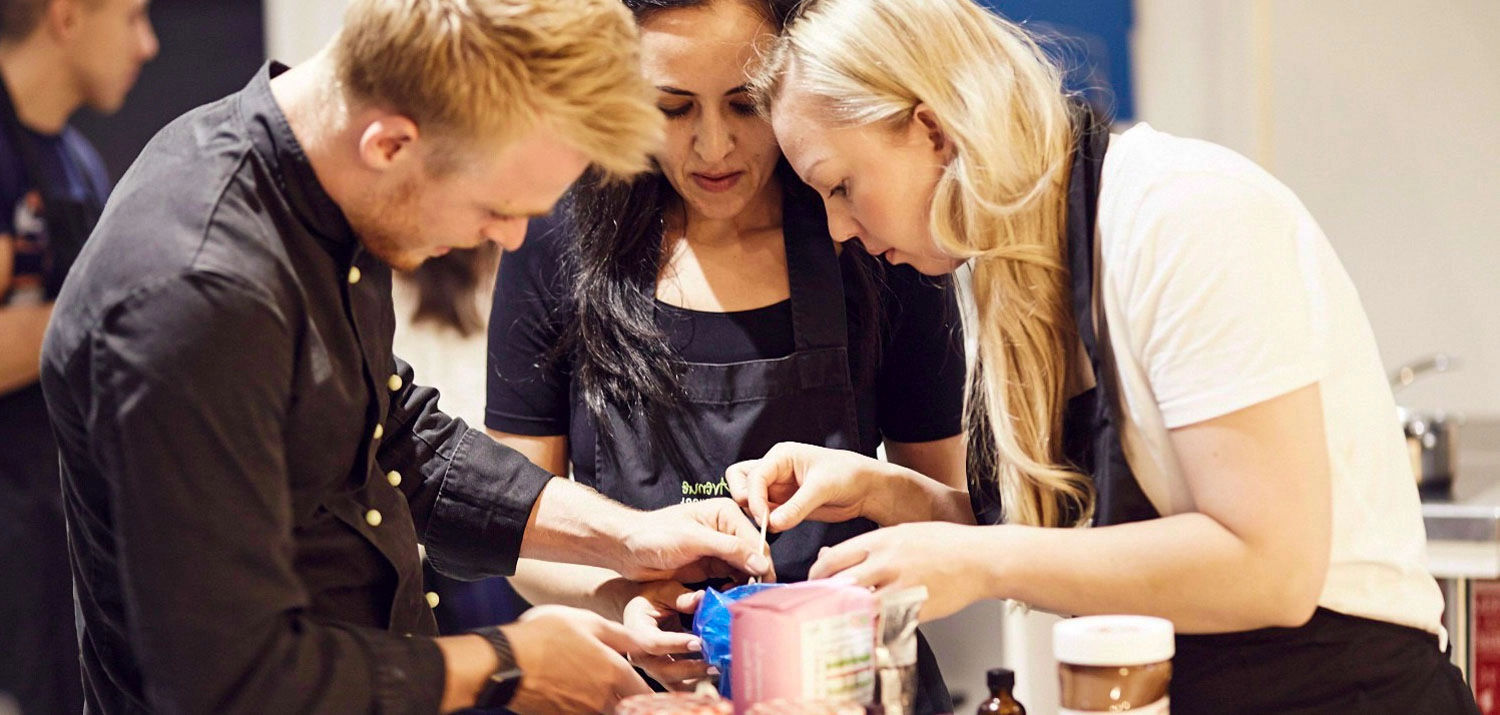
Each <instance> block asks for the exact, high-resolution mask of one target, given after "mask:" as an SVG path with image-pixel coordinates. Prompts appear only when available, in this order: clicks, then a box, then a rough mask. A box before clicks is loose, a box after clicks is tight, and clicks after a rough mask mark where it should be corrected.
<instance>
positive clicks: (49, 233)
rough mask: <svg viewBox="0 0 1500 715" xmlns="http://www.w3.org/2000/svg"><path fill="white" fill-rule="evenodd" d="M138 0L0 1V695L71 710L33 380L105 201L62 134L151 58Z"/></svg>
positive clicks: (88, 159) (63, 603)
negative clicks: (62, 294)
mask: <svg viewBox="0 0 1500 715" xmlns="http://www.w3.org/2000/svg"><path fill="white" fill-rule="evenodd" d="M146 10H147V0H0V574H3V576H0V643H4V644H5V647H4V648H0V692H8V693H11V694H12V695H13V696H14V697H15V699H16V700H17V701H18V703H19V704H20V706H21V708H22V710H23V711H24V712H38V713H42V712H45V713H64V712H78V711H79V710H80V709H81V708H82V706H83V696H82V691H81V690H80V684H79V664H78V634H77V630H76V627H75V618H74V607H73V588H72V580H71V578H70V577H69V572H68V560H67V532H66V528H65V526H64V521H63V512H62V499H61V494H60V492H59V489H58V473H57V446H56V443H55V442H54V441H53V437H52V428H51V427H50V426H49V425H48V424H47V409H46V405H45V403H44V401H43V398H42V388H41V386H40V385H39V384H38V382H37V377H38V369H39V368H38V366H39V363H40V355H41V350H42V335H43V332H44V330H45V329H46V325H47V320H48V319H49V318H50V317H51V315H52V301H53V299H54V298H56V297H57V290H58V287H59V286H60V285H61V284H62V279H63V276H64V275H66V274H67V272H68V268H69V267H70V266H71V265H72V262H73V257H74V256H75V255H76V254H77V252H78V250H79V248H80V247H81V246H82V245H83V242H84V240H85V239H86V238H88V235H89V232H90V231H92V230H93V228H94V224H95V222H96V221H97V220H98V218H99V212H100V211H101V210H102V209H103V207H104V202H105V199H106V197H107V196H108V195H109V178H108V174H107V173H106V172H105V169H104V165H103V162H101V161H100V159H99V155H98V154H97V153H96V152H95V151H94V148H93V147H92V146H90V145H89V143H88V140H86V139H84V138H83V136H82V135H81V134H79V133H78V132H77V131H76V130H74V129H73V128H71V127H69V126H68V120H69V118H71V117H72V116H73V114H74V113H75V112H77V111H78V110H79V109H81V108H83V107H88V108H90V109H93V110H94V111H97V112H101V113H105V114H109V113H113V112H114V111H115V110H117V109H119V108H120V106H121V105H122V104H123V103H124V101H125V95H126V94H127V93H128V92H129V91H130V88H131V87H132V86H133V85H134V84H135V80H136V77H137V76H138V75H139V73H140V70H141V66H142V65H144V64H145V63H146V62H148V61H150V60H151V58H152V57H154V56H155V55H156V51H157V43H156V36H155V34H154V33H153V32H152V28H151V19H150V17H148V15H147V12H146Z"/></svg>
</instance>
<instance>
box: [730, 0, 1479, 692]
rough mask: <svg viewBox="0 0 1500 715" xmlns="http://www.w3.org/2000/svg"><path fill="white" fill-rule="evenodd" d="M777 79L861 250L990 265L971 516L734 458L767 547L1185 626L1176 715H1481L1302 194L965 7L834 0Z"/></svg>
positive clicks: (923, 491)
mask: <svg viewBox="0 0 1500 715" xmlns="http://www.w3.org/2000/svg"><path fill="white" fill-rule="evenodd" d="M757 89H758V93H759V96H760V99H761V102H762V104H763V105H765V106H766V107H768V109H769V112H770V116H771V120H772V124H773V126H774V128H775V131H776V134H777V137H778V139H779V140H780V142H781V145H782V148H783V150H784V151H785V154H786V156H787V158H788V160H789V161H790V162H791V164H792V166H793V167H794V168H795V169H796V170H797V172H798V173H799V174H800V175H801V177H802V179H803V180H804V181H806V182H807V183H808V184H809V185H810V186H812V187H813V188H814V189H816V190H818V191H819V192H820V193H821V194H822V195H823V196H824V197H825V203H826V206H827V209H828V216H829V224H830V228H831V230H832V234H833V236H834V237H835V238H836V239H839V240H848V239H851V238H858V239H859V241H860V243H861V244H863V246H864V248H865V249H866V250H868V251H869V252H871V253H872V254H878V255H881V256H883V257H884V258H885V259H886V260H888V261H891V262H893V263H909V264H911V265H913V266H914V267H916V268H917V269H918V270H921V271H923V272H925V273H928V274H933V275H936V274H942V273H948V272H952V271H955V270H958V269H959V268H961V267H967V268H968V269H969V270H970V271H972V276H971V278H972V296H971V297H972V301H971V304H970V305H971V307H972V314H971V315H969V316H968V317H969V319H970V320H971V323H972V324H971V326H970V328H969V334H970V335H973V336H975V337H976V340H977V343H978V351H977V363H976V364H975V365H974V366H972V369H971V371H970V374H971V378H972V379H971V389H970V393H969V410H968V414H969V423H970V425H969V427H970V439H971V445H970V450H969V451H970V453H971V454H976V455H979V456H980V458H981V462H982V463H981V464H979V465H977V466H978V468H977V469H975V470H972V471H973V472H974V473H975V474H979V475H983V476H981V477H979V478H978V483H977V484H975V485H974V486H973V487H972V489H971V492H972V493H973V494H974V495H975V497H974V499H973V500H972V501H971V498H970V496H968V495H966V494H965V493H964V492H962V491H959V490H953V489H948V488H945V487H943V486H941V485H940V484H938V483H937V482H934V481H932V480H930V479H924V478H921V477H920V476H919V475H916V474H914V473H912V472H911V471H910V470H906V469H903V468H901V467H897V466H895V465H892V464H889V463H884V462H879V461H876V460H873V459H868V458H864V457H861V456H859V455H855V454H850V453H845V452H836V451H832V450H827V449H822V448H814V447H808V446H805V445H781V446H779V447H777V448H776V449H775V450H773V451H772V452H771V453H769V454H768V455H767V456H766V457H765V458H764V459H761V460H757V461H754V462H748V463H744V464H740V465H736V466H735V467H733V468H731V469H730V474H729V478H730V483H731V486H732V488H733V490H734V491H735V494H736V497H737V498H738V499H740V501H741V502H742V503H744V504H745V505H747V506H748V507H749V508H750V510H751V512H752V514H753V515H754V516H755V517H756V518H757V519H761V520H764V519H769V522H770V527H771V529H772V530H773V531H780V530H785V529H788V528H791V527H792V526H793V525H795V524H797V523H798V522H800V521H802V520H804V519H814V520H829V521H832V520H842V519H847V518H851V517H855V516H864V517H868V518H870V519H873V520H874V521H876V522H877V523H880V524H882V525H883V526H887V527H890V528H885V529H881V530H879V531H877V532H874V533H871V534H867V535H865V536H862V537H858V538H855V539H852V540H850V541H847V542H845V543H843V544H840V545H839V546H835V547H833V548H830V549H827V550H825V551H824V553H823V554H822V557H821V558H820V560H819V561H818V563H817V564H816V565H815V566H814V567H813V571H812V575H813V576H814V577H817V576H831V575H835V574H841V575H844V576H848V577H852V578H854V579H856V580H858V581H859V582H860V583H863V584H867V585H870V586H874V587H886V586H901V585H912V584H925V585H926V586H927V587H928V588H929V591H930V593H931V595H932V598H931V600H930V601H929V602H928V606H927V610H926V612H925V614H924V616H925V617H927V618H938V617H942V616H945V615H948V614H950V613H953V612H955V611H957V610H959V609H960V608H962V607H964V606H966V605H968V604H969V603H972V602H973V601H976V600H978V599H982V598H1006V599H1015V600H1017V601H1022V602H1025V603H1028V604H1031V605H1033V606H1036V607H1039V608H1043V609H1046V610H1049V611H1055V612H1059V613H1066V614H1078V615H1084V614H1102V613H1136V614H1147V615H1154V616H1160V617H1164V618H1168V619H1170V620H1171V621H1172V622H1173V623H1174V624H1175V626H1176V629H1177V632H1178V634H1179V636H1180V637H1179V639H1178V657H1177V658H1176V660H1175V662H1174V669H1175V673H1174V677H1173V681H1172V696H1171V699H1172V707H1173V709H1174V710H1177V711H1178V712H1240V711H1244V712H1286V711H1290V710H1296V711H1297V712H1340V713H1343V712H1396V711H1399V712H1475V706H1474V702H1473V698H1472V695H1470V694H1469V692H1468V689H1467V686H1465V684H1464V683H1463V680H1462V677H1461V675H1460V674H1459V672H1458V671H1457V669H1455V668H1453V667H1452V666H1451V665H1450V664H1449V663H1448V661H1447V658H1446V657H1445V656H1444V654H1443V649H1444V648H1446V644H1445V639H1446V634H1445V633H1444V632H1443V629H1442V626H1441V625H1440V616H1441V612H1442V608H1443V604H1442V599H1441V595H1440V593H1439V591H1438V588H1437V585H1436V583H1435V582H1434V581H1433V579H1432V577H1431V576H1430V575H1429V574H1428V573H1427V572H1426V570H1425V568H1424V565H1423V550H1424V548H1425V546H1424V535H1423V529H1422V521H1421V516H1420V508H1419V503H1418V498H1417V492H1416V487H1415V484H1414V479H1413V476H1412V474H1411V472H1410V466H1409V462H1408V461H1407V459H1406V457H1405V453H1404V446H1403V442H1402V439H1401V437H1400V435H1399V433H1398V431H1397V426H1396V424H1395V419H1394V414H1395V409H1394V404H1393V402H1392V399H1391V395H1390V392H1389V390H1388V388H1387V387H1386V383H1385V381H1384V378H1383V375H1382V370H1381V366H1380V363H1379V358H1378V354H1377V351H1376V348H1375V343H1374V340H1373V337H1372V336H1371V333H1370V329H1369V325H1368V321H1367V319H1366V317H1365V315H1364V311H1363V309H1362V307H1361V306H1360V303H1359V299H1358V296H1357V295H1356V293H1355V291H1354V288H1353V286H1352V285H1351V283H1350V281H1349V278H1348V276H1347V275H1346V274H1345V272H1344V270H1343V268H1342V267H1341V266H1340V264H1339V262H1338V259H1337V258H1336V257H1335V256H1334V254H1333V252H1332V250H1331V248H1330V247H1329V245H1328V242H1327V239H1326V238H1325V237H1324V236H1323V235H1322V233H1321V231H1320V230H1319V229H1318V226H1317V225H1316V223H1315V222H1314V221H1313V219H1312V218H1311V217H1310V216H1309V215H1308V213H1307V211H1306V209H1305V208H1303V206H1302V205H1301V204H1300V203H1299V202H1298V201H1297V199H1296V198H1295V197H1294V196H1293V195H1292V194H1291V192H1290V191H1288V190H1287V189H1286V188H1285V187H1284V186H1282V185H1281V184H1280V183H1278V182H1277V181H1276V180H1274V179H1273V178H1272V177H1270V176H1269V175H1268V174H1266V173H1264V172H1263V171H1261V170H1260V169H1259V168H1258V167H1256V166H1255V165H1254V164H1252V163H1251V162H1249V161H1248V160H1246V159H1244V158H1242V157H1240V156H1238V155H1235V154H1234V153H1232V152H1230V151H1228V150H1226V149H1223V148H1220V147H1217V146H1213V145H1211V144H1207V143H1204V142H1197V141H1191V140H1186V139H1180V138H1176V137H1172V136H1168V135H1166V134H1163V133H1160V132H1157V131H1155V130H1153V129H1151V128H1150V127H1148V126H1144V125H1143V126H1139V127H1136V128H1134V129H1131V130H1129V131H1127V132H1125V133H1123V134H1120V135H1115V136H1111V135H1110V134H1109V132H1108V130H1107V129H1106V128H1104V127H1103V125H1102V124H1101V123H1099V122H1098V121H1097V120H1094V119H1093V118H1092V117H1091V115H1090V114H1089V113H1088V112H1087V111H1086V110H1082V109H1080V108H1079V107H1078V105H1076V104H1074V103H1072V102H1071V101H1070V100H1069V99H1068V98H1067V97H1066V96H1065V95H1064V93H1063V91H1062V89H1061V82H1060V77H1059V72H1058V70H1057V69H1056V68H1055V67H1053V66H1052V65H1051V64H1049V62H1048V61H1047V60H1046V59H1045V57H1044V55H1043V53H1042V52H1041V51H1040V50H1039V49H1038V47H1037V45H1036V44H1035V43H1034V42H1033V40H1032V39H1031V38H1029V37H1028V36H1027V35H1026V33H1025V31H1023V30H1021V29H1020V28H1018V27H1017V26H1015V25H1013V24H1011V23H1009V22H1006V21H1004V20H1003V19H1001V18H998V17H996V16H995V15H993V14H991V13H989V12H988V11H986V10H984V9H982V8H980V7H979V6H977V5H975V4H973V3H972V2H971V0H878V1H873V2H872V0H809V2H807V3H806V4H805V5H804V7H803V10H802V11H801V14H800V16H799V17H798V18H796V19H795V20H794V21H793V22H792V23H791V24H790V25H789V27H788V29H787V30H786V32H785V34H784V36H783V37H782V39H781V40H780V42H779V43H778V45H777V46H776V47H775V49H774V50H773V52H772V54H771V55H770V57H769V59H768V62H767V66H766V69H765V70H764V74H763V76H762V78H761V79H760V81H759V82H758V83H757ZM1000 505H1003V517H1002V515H1001V511H1002V510H1001V509H1000ZM942 522H948V523H942ZM997 522H1002V523H997ZM976 523H977V524H979V525H976ZM898 524H899V525H898ZM1078 525H1089V526H1092V527H1094V528H1088V529H1076V528H1059V527H1072V526H1078Z"/></svg>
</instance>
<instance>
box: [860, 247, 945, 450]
mask: <svg viewBox="0 0 1500 715" xmlns="http://www.w3.org/2000/svg"><path fill="white" fill-rule="evenodd" d="M885 279H886V292H885V296H884V297H885V300H884V301H883V306H882V307H883V309H884V311H885V326H886V327H885V331H884V334H883V338H884V342H885V350H884V353H883V354H882V356H881V362H880V371H879V373H878V374H877V375H876V377H875V390H876V404H877V409H878V415H879V416H878V420H879V424H880V431H881V434H882V435H883V436H884V438H885V439H888V440H891V441H893V442H930V441H932V440H937V439H946V438H948V437H952V436H954V435H956V434H959V433H960V432H962V431H963V391H964V371H965V364H964V339H963V328H962V326H961V325H960V322H959V313H958V301H957V296H956V294H955V289H954V286H953V280H952V279H951V278H948V277H942V278H933V277H929V276H924V275H922V274H921V273H918V272H917V271H916V270H914V269H912V268H911V267H910V266H887V267H886V269H885Z"/></svg>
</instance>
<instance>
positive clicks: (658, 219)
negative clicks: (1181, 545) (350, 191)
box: [486, 0, 964, 712]
mask: <svg viewBox="0 0 1500 715" xmlns="http://www.w3.org/2000/svg"><path fill="white" fill-rule="evenodd" d="M790 4H791V3H788V2H768V1H767V0H625V5H626V6H628V7H630V8H631V10H632V11H633V12H634V13H635V16H636V21H637V23H639V25H640V28H641V32H642V62H643V65H644V67H645V70H646V78H647V79H648V80H649V82H650V84H651V85H652V86H654V87H655V88H656V89H655V95H656V102H657V106H658V108H659V109H660V111H661V113H662V115H664V116H665V117H666V118H667V142H666V145H665V146H664V148H663V149H662V150H661V151H659V152H658V153H656V154H655V156H654V157H653V158H654V160H655V165H656V169H657V170H656V171H653V172H651V173H648V174H645V175H643V176H641V177H639V178H638V179H636V180H635V181H634V182H632V183H630V184H618V183H608V182H603V181H598V180H592V179H586V180H585V181H584V182H582V183H581V184H580V185H579V186H578V187H577V188H576V189H575V190H574V191H573V192H572V193H571V194H570V195H569V196H568V198H567V199H566V200H565V202H564V203H563V208H562V210H561V211H560V212H559V215H558V216H555V217H553V218H551V219H548V220H545V221H538V222H536V224H535V225H534V226H533V227H532V231H531V237H530V238H529V239H528V240H527V242H526V243H525V245H524V246H523V247H522V248H521V249H520V250H519V251H516V252H514V253H508V254H506V256H505V259H504V261H503V262H502V264H501V267H500V277H499V280H498V284H497V289H496V291H495V305H494V310H493V312H492V314H491V320H490V365H491V370H490V375H489V378H490V384H489V388H490V392H489V403H488V407H487V410H488V412H487V417H486V426H487V427H488V428H490V430H491V434H493V435H494V436H495V437H496V438H498V439H500V440H501V441H502V442H504V443H506V444H509V445H512V446H514V447H515V448H516V449H518V450H520V451H522V452H523V453H525V454H526V455H527V456H529V457H530V458H531V459H532V460H533V461H535V462H536V463H537V464H539V465H541V466H543V467H545V468H546V469H547V470H548V471H551V472H553V473H555V474H559V475H565V474H569V473H570V472H571V474H572V475H573V477H574V478H575V479H577V480H578V482H579V483H581V484H587V485H590V486H593V487H595V488H597V489H599V490H600V491H601V492H603V493H604V494H606V495H608V496H610V497H613V498H615V499H618V500H620V501H622V502H624V503H626V504H630V505H632V506H635V507H638V508H643V509H655V508H660V507H664V506H668V505H675V504H680V503H683V502H693V501H696V500H699V499H704V498H709V497H711V496H713V495H716V494H727V486H726V485H725V483H724V482H723V474H724V470H725V469H726V468H727V467H728V466H729V465H730V464H733V463H735V462H737V461H739V460H742V459H746V458H749V457H752V456H758V455H760V454H763V453H764V452H765V450H766V449H768V448H770V447H771V446H772V445H773V444H776V443H777V442H780V441H798V442H804V443H808V444H816V445H823V446H828V447H841V448H844V449H849V450H854V451H856V452H860V453H863V454H866V455H870V456H874V455H875V454H876V453H877V449H878V448H879V447H881V446H882V445H883V446H884V447H885V451H886V454H887V456H888V457H889V459H890V460H891V462H893V463H895V464H900V465H904V466H907V467H911V468H913V469H916V470H918V471H920V472H922V473H923V474H926V475H928V476H929V477H931V478H932V479H934V480H938V481H939V482H941V483H943V484H947V485H949V486H952V487H956V488H959V489H962V488H963V486H964V450H963V438H962V434H961V431H962V411H963V410H962V408H963V371H964V356H963V342H962V339H961V337H960V334H959V330H958V325H959V316H958V311H957V303H956V300H955V297H954V293H953V291H952V287H951V285H950V283H949V281H948V280H947V279H946V278H927V277H924V276H922V275H921V274H919V273H917V272H916V271H914V270H912V269H911V268H908V267H885V266H883V265H882V264H881V263H880V262H879V261H878V260H876V259H875V258H874V257H872V256H871V255H870V254H868V253H866V252H865V251H864V250H862V249H861V248H860V247H859V246H858V245H857V244H854V243H851V244H848V245H846V246H844V247H843V249H842V251H841V250H840V247H839V246H838V245H837V244H835V243H834V241H833V240H832V238H831V237H830V236H829V234H828V230H827V222H826V220H825V217H824V215H823V212H822V208H821V202H820V201H819V199H818V197H817V195H816V194H815V193H813V192H812V191H810V190H809V189H808V188H807V186H805V185H804V184H803V183H802V182H801V181H799V180H798V179H797V177H796V176H795V174H793V173H792V172H791V170H790V168H789V167H788V166H786V164H785V162H784V160H783V159H782V156H781V150H780V148H779V147H778V146H777V145H776V140H775V137H774V136H772V133H771V128H770V125H769V124H768V123H767V122H766V120H765V119H764V118H763V117H761V116H759V115H757V114H756V112H755V108H754V105H753V102H752V100H751V98H750V96H749V94H748V93H747V91H746V83H747V82H748V80H749V73H750V72H752V71H753V70H754V67H755V61H756V58H757V57H759V54H758V48H759V47H762V46H764V45H765V44H766V43H768V42H769V41H770V40H771V39H773V38H774V34H775V32H776V31H777V29H778V28H779V26H780V23H781V21H782V20H783V18H784V17H785V15H786V12H787V10H788V7H789V6H790ZM872 527H873V524H871V523H870V522H868V521H865V520H862V519H850V520H848V521H845V522H843V523H836V524H821V523H819V524H812V523H810V524H805V525H802V526H800V527H798V528H796V529H792V530H789V531H786V532H784V533H781V534H778V535H776V537H775V538H773V539H772V540H771V544H770V549H771V555H772V557H773V560H774V562H775V566H776V573H777V577H778V578H779V579H780V580H782V581H801V580H803V579H805V578H807V570H808V568H809V567H810V566H811V565H812V563H813V561H814V560H815V559H816V558H817V554H818V551H819V549H822V548H824V547H827V546H832V545H834V544H838V543H840V542H842V541H843V540H845V539H848V538H850V537H852V536H854V535H857V534H861V533H864V532H866V531H868V530H870V529H871V528H872ZM511 582H512V584H513V585H515V586H516V588H517V590H518V591H520V593H521V594H522V595H524V596H526V597H527V598H528V600H530V601H532V602H533V603H563V604H569V605H577V606H583V607H587V608H591V609H594V610H596V611H597V612H598V613H600V614H602V615H606V616H607V617H610V618H612V619H615V618H622V617H625V616H627V615H628V619H627V620H628V625H632V626H639V627H641V628H644V629H646V630H651V629H653V628H654V627H656V624H657V622H658V621H661V622H665V623H667V624H669V625H671V624H673V623H674V622H675V621H676V620H677V617H678V611H679V610H682V609H687V610H689V611H690V610H691V609H692V608H693V607H694V605H695V602H694V600H693V596H692V594H691V593H690V589H691V588H692V587H693V586H695V585H694V584H687V585H684V584H681V583H659V584H647V585H637V584H633V583H630V582H628V581H625V580H621V579H620V578H619V576H618V574H612V573H609V572H608V571H604V570H600V569H588V568H585V567H577V566H571V565H566V564H555V563H541V562H534V561H529V560H526V561H523V562H522V563H521V564H520V565H519V566H518V568H517V572H516V575H515V576H514V577H512V579H511ZM921 646H922V647H921V656H920V660H919V666H920V672H921V677H920V685H921V688H920V693H919V695H920V699H919V700H920V703H919V706H918V710H919V711H920V712H948V711H951V710H952V703H951V702H950V701H949V698H948V693H947V690H946V688H944V687H943V681H942V677H941V674H940V673H939V672H938V668H937V662H936V659H935V658H934V657H933V656H932V653H931V651H930V650H928V649H927V648H926V643H925V641H924V642H922V644H921ZM654 655H656V656H658V657H654V658H645V659H637V660H636V662H637V663H638V664H639V665H641V666H642V667H643V668H644V669H646V670H647V672H649V673H651V674H652V675H653V676H654V677H655V678H656V679H657V680H658V681H660V682H661V683H663V684H665V685H669V686H672V687H688V686H689V684H688V683H687V682H685V681H690V680H692V679H695V678H701V677H702V676H703V675H704V673H705V670H704V669H705V665H704V663H703V661H702V660H701V659H697V660H695V659H689V658H680V657H677V658H673V657H672V656H676V655H681V654H680V653H679V654H670V653H669V654H654ZM663 656H665V657H663Z"/></svg>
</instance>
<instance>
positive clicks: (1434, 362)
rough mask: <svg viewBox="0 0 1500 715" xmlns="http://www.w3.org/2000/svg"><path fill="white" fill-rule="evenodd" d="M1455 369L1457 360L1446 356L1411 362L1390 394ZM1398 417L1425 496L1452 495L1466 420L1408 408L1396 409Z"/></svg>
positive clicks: (1399, 371)
mask: <svg viewBox="0 0 1500 715" xmlns="http://www.w3.org/2000/svg"><path fill="white" fill-rule="evenodd" d="M1456 367H1458V360H1457V359H1455V358H1452V357H1450V356H1448V355H1445V354H1443V353H1438V354H1436V355H1431V356H1428V357H1425V358H1422V359H1421V360H1416V361H1414V362H1409V363H1407V364H1405V365H1402V366H1401V367H1399V368H1396V371H1395V372H1393V373H1391V378H1390V380H1391V391H1392V392H1400V391H1401V390H1402V388H1404V387H1406V386H1408V385H1410V384H1412V383H1413V382H1415V381H1416V379H1417V378H1418V377H1420V376H1422V375H1426V374H1428V373H1439V372H1447V371H1449V370H1452V369H1454V368H1456ZM1396 415H1397V419H1399V420H1400V421H1401V426H1402V429H1404V430H1405V432H1406V446H1407V449H1408V450H1409V452H1410V454H1411V468H1412V472H1414V473H1415V475H1416V479H1417V485H1418V487H1420V488H1421V490H1422V495H1423V496H1424V497H1427V496H1430V495H1432V494H1445V493H1447V492H1449V491H1450V490H1451V488H1452V485H1453V482H1454V481H1455V480H1456V479H1457V477H1458V433H1459V428H1460V427H1462V426H1463V423H1464V420H1463V417H1462V416H1461V415H1450V414H1447V413H1445V412H1442V411H1432V410H1412V409H1407V408H1406V407H1397V408H1396Z"/></svg>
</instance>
